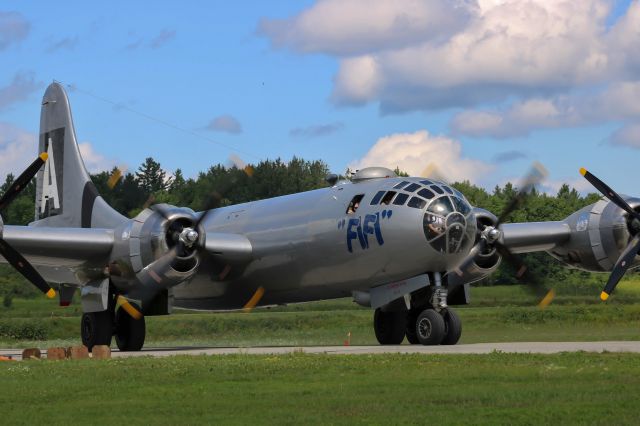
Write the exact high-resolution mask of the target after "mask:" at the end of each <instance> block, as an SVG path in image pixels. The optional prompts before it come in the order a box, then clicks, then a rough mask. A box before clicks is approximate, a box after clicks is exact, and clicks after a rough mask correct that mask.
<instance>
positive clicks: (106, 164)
mask: <svg viewBox="0 0 640 426" xmlns="http://www.w3.org/2000/svg"><path fill="white" fill-rule="evenodd" d="M78 148H79V149H80V155H81V156H82V160H83V161H84V166H85V167H86V168H87V171H88V172H89V173H92V174H94V173H99V172H104V171H107V172H108V171H111V170H112V169H113V168H114V167H116V166H118V164H117V163H116V161H115V160H113V159H111V158H107V157H105V156H103V155H101V154H99V153H97V152H96V151H95V149H94V148H93V146H92V145H91V143H89V142H81V143H79V144H78ZM118 167H120V168H121V169H122V170H126V167H125V166H122V165H119V166H118Z"/></svg>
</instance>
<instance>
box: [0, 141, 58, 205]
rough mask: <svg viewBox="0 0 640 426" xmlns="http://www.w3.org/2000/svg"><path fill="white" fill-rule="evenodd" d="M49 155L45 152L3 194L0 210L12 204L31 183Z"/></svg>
mask: <svg viewBox="0 0 640 426" xmlns="http://www.w3.org/2000/svg"><path fill="white" fill-rule="evenodd" d="M47 158H49V155H48V154H47V153H46V152H43V153H42V154H40V155H39V156H38V158H36V159H35V161H34V162H33V163H31V165H29V167H27V169H26V170H25V171H24V172H22V174H21V175H20V176H18V177H17V178H16V180H14V181H13V183H12V184H11V186H10V187H9V189H7V191H6V192H5V193H4V194H2V198H0V210H2V209H4V208H5V207H7V206H8V205H9V203H11V202H12V201H13V200H14V199H15V198H16V197H17V196H18V195H19V194H20V193H21V192H22V190H23V189H24V188H25V187H26V186H27V185H28V184H29V182H31V179H33V177H34V176H35V175H36V173H38V170H40V167H42V165H43V164H44V163H45V162H46V161H47Z"/></svg>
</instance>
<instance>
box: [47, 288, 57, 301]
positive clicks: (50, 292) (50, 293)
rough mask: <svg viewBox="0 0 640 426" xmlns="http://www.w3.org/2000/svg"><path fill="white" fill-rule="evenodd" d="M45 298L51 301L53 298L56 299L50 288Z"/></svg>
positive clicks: (54, 292) (53, 291)
mask: <svg viewBox="0 0 640 426" xmlns="http://www.w3.org/2000/svg"><path fill="white" fill-rule="evenodd" d="M46 296H47V297H48V298H49V299H53V298H54V297H56V291H55V290H54V289H52V288H50V289H49V291H47V293H46Z"/></svg>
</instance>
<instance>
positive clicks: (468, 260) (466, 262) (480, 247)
mask: <svg viewBox="0 0 640 426" xmlns="http://www.w3.org/2000/svg"><path fill="white" fill-rule="evenodd" d="M486 247H487V240H485V239H484V238H483V239H481V240H480V241H479V242H478V244H476V245H474V246H473V247H472V248H471V250H469V254H468V255H467V257H465V258H464V259H463V260H462V262H460V264H459V265H458V266H457V267H456V268H454V270H453V271H454V272H455V273H456V274H458V275H459V276H461V277H462V276H464V274H465V273H467V272H468V269H469V266H471V264H472V263H473V261H474V259H475V258H476V256H477V255H478V254H479V253H482V252H483V251H484V250H485V249H486Z"/></svg>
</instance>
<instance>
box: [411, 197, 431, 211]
mask: <svg viewBox="0 0 640 426" xmlns="http://www.w3.org/2000/svg"><path fill="white" fill-rule="evenodd" d="M426 205H427V202H426V201H425V200H423V199H422V198H420V197H412V198H411V199H410V200H409V202H408V203H407V206H409V207H413V208H416V209H422V208H424V206H426Z"/></svg>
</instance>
